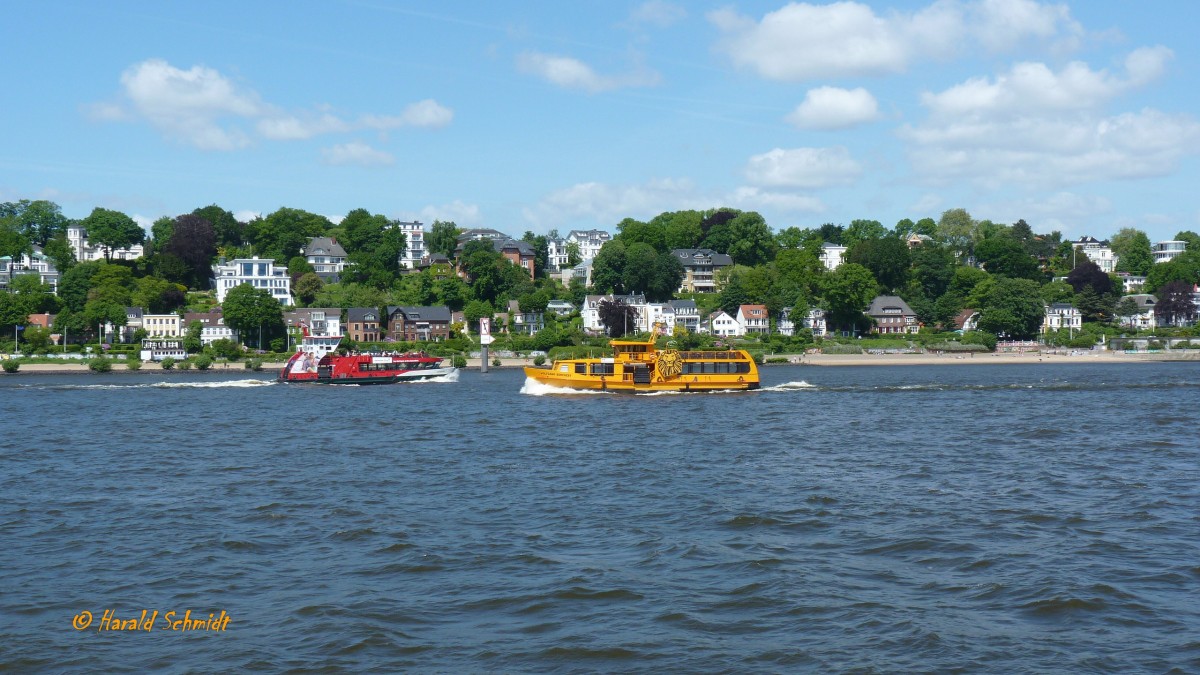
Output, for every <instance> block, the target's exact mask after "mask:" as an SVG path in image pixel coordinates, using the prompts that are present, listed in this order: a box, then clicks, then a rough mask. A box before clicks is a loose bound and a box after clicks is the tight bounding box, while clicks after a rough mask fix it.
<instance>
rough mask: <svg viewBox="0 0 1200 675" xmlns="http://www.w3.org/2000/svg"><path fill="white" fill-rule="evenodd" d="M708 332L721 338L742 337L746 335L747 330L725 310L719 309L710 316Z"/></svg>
mask: <svg viewBox="0 0 1200 675" xmlns="http://www.w3.org/2000/svg"><path fill="white" fill-rule="evenodd" d="M708 332H709V333H712V334H713V335H717V336H720V337H741V336H743V335H745V334H746V329H745V328H744V327H743V326H742V324H740V323H738V321H737V319H735V318H733V317H732V316H729V315H728V314H726V313H725V310H723V309H718V310H717V311H715V312H713V313H712V314H710V315H708Z"/></svg>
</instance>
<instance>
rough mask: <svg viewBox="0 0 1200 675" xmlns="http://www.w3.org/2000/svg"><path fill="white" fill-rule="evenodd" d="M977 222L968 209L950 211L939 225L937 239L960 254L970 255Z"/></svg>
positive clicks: (940, 220)
mask: <svg viewBox="0 0 1200 675" xmlns="http://www.w3.org/2000/svg"><path fill="white" fill-rule="evenodd" d="M974 232H975V221H974V219H972V218H971V214H970V213H967V210H966V209H950V210H948V211H945V212H943V213H942V217H941V218H940V219H939V220H938V223H937V235H936V237H937V239H938V240H939V241H941V242H944V243H945V244H946V245H947V246H949V247H950V248H951V249H952V250H954V251H956V252H958V253H969V252H970V250H971V244H972V235H973V234H974Z"/></svg>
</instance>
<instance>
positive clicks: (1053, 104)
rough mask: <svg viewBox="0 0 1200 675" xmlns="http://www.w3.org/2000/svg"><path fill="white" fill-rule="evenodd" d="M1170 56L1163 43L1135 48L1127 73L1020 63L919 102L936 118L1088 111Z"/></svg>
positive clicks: (1156, 72) (1154, 73)
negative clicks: (997, 74)
mask: <svg viewBox="0 0 1200 675" xmlns="http://www.w3.org/2000/svg"><path fill="white" fill-rule="evenodd" d="M1171 57H1172V53H1171V50H1169V49H1166V48H1165V47H1151V48H1144V49H1139V50H1136V51H1134V52H1133V53H1131V54H1130V55H1129V57H1128V58H1127V59H1126V61H1125V63H1126V76H1125V77H1124V78H1122V77H1119V76H1115V75H1112V74H1110V73H1108V72H1107V71H1104V70H1099V71H1096V70H1092V69H1091V68H1089V67H1088V65H1087V64H1085V63H1082V62H1078V61H1075V62H1072V63H1069V64H1067V65H1066V66H1065V67H1064V68H1063V69H1062V70H1061V71H1059V72H1057V73H1056V72H1053V71H1051V70H1050V68H1048V67H1047V66H1046V65H1045V64H1042V63H1028V62H1027V63H1018V64H1016V65H1014V66H1013V67H1012V68H1011V69H1010V70H1009V72H1007V73H1005V74H1003V75H999V76H997V77H996V78H995V79H994V80H989V79H988V78H973V79H970V80H967V81H966V82H964V83H962V84H959V85H955V86H953V87H951V88H949V89H947V90H946V91H943V92H941V93H938V94H931V93H925V94H923V95H922V97H921V102H922V104H923V105H925V106H926V107H927V108H929V109H930V112H931V113H932V114H933V115H934V116H937V117H951V118H955V117H961V116H963V115H976V116H980V117H996V116H1003V115H1021V116H1025V115H1028V114H1029V113H1030V112H1038V111H1049V110H1087V109H1091V108H1095V107H1097V106H1099V105H1102V104H1104V103H1106V102H1108V101H1109V100H1111V99H1113V98H1114V97H1116V96H1118V95H1120V94H1123V93H1125V92H1127V91H1129V90H1131V89H1134V88H1136V87H1140V86H1142V85H1145V84H1147V83H1149V82H1150V81H1152V80H1154V79H1155V78H1157V77H1159V76H1160V75H1161V74H1162V72H1163V70H1164V68H1165V64H1166V62H1167V61H1168V60H1169V59H1170V58H1171Z"/></svg>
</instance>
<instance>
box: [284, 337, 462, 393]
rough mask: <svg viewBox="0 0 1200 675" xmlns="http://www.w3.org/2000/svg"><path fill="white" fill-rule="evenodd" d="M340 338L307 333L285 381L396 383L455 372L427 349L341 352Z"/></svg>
mask: <svg viewBox="0 0 1200 675" xmlns="http://www.w3.org/2000/svg"><path fill="white" fill-rule="evenodd" d="M339 342H341V338H340V337H329V336H305V337H304V339H303V340H302V341H301V343H300V349H299V350H298V351H297V352H296V353H295V354H293V355H292V358H290V359H288V362H287V364H286V365H284V367H283V370H281V371H279V379H280V381H282V382H310V383H314V384H394V383H397V382H411V381H414V380H428V379H431V378H435V377H443V376H446V375H450V374H453V373H454V372H455V369H454V368H443V367H442V365H441V364H442V361H443V360H444V359H442V358H440V357H437V356H430V355H428V354H426V353H425V352H405V353H399V352H339V351H337V345H338V343H339Z"/></svg>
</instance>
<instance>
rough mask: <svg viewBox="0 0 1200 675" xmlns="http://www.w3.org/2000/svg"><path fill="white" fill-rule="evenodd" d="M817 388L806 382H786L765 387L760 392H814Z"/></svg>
mask: <svg viewBox="0 0 1200 675" xmlns="http://www.w3.org/2000/svg"><path fill="white" fill-rule="evenodd" d="M816 388H817V385H815V384H809V383H807V382H805V381H804V380H800V381H799V382H795V381H793V382H784V383H783V384H773V385H771V386H769V387H763V388H762V389H760V390H759V391H812V390H814V389H816Z"/></svg>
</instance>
